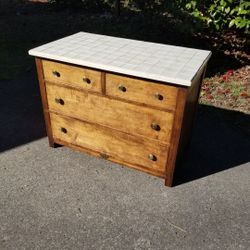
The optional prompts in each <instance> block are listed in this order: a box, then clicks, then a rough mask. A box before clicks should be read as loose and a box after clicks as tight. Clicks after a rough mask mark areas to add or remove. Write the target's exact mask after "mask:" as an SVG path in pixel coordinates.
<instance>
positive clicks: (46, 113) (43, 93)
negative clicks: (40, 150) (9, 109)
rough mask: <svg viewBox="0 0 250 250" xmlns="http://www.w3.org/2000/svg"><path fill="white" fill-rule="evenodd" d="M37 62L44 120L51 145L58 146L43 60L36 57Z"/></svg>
mask: <svg viewBox="0 0 250 250" xmlns="http://www.w3.org/2000/svg"><path fill="white" fill-rule="evenodd" d="M35 62H36V69H37V75H38V82H39V88H40V95H41V100H42V106H43V116H44V121H45V127H46V132H47V136H48V140H49V145H50V147H53V148H54V147H56V146H57V144H56V143H55V142H54V139H53V134H52V129H51V123H50V115H49V111H48V100H47V94H46V86H45V80H44V76H43V66H42V60H41V59H40V58H38V57H36V58H35Z"/></svg>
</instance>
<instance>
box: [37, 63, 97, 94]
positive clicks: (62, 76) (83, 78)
mask: <svg viewBox="0 0 250 250" xmlns="http://www.w3.org/2000/svg"><path fill="white" fill-rule="evenodd" d="M42 65H43V73H44V78H45V81H49V82H54V83H60V84H63V85H70V86H72V87H77V88H79V89H84V90H90V91H94V92H101V72H100V71H95V70H90V69H86V68H83V67H78V66H71V65H68V64H63V63H58V62H53V61H48V60H43V61H42Z"/></svg>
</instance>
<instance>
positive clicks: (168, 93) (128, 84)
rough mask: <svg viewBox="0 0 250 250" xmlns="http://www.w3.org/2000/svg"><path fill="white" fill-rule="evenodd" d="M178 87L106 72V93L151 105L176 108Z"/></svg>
mask: <svg viewBox="0 0 250 250" xmlns="http://www.w3.org/2000/svg"><path fill="white" fill-rule="evenodd" d="M177 92H178V88H176V87H173V86H169V85H163V84H158V83H154V82H149V81H144V80H138V79H135V78H130V77H124V76H119V75H114V74H106V94H107V95H109V96H114V97H119V98H123V99H126V100H129V101H135V102H138V103H143V104H146V105H150V106H155V107H159V108H164V109H168V110H175V106H176V99H177Z"/></svg>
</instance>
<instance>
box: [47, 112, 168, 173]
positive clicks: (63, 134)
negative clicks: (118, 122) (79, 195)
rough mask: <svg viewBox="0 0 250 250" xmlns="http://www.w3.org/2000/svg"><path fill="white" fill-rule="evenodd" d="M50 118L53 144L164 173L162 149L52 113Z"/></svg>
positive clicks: (152, 142)
mask: <svg viewBox="0 0 250 250" xmlns="http://www.w3.org/2000/svg"><path fill="white" fill-rule="evenodd" d="M50 118H51V127H52V133H53V137H54V138H55V139H57V140H60V141H63V142H66V143H68V144H72V145H77V146H80V147H83V148H86V149H91V150H93V151H96V152H99V153H100V154H102V155H105V156H106V157H105V158H109V157H111V158H115V159H118V160H120V161H124V162H127V163H131V164H136V165H139V166H142V167H146V168H148V169H151V170H152V171H154V170H156V171H161V172H162V173H164V171H165V166H166V161H167V156H168V146H166V145H162V144H160V143H157V142H156V141H151V140H147V139H144V138H141V137H136V136H133V135H129V134H126V133H122V132H119V131H116V130H112V129H108V128H105V127H102V126H100V125H95V124H89V123H86V122H82V121H79V120H74V119H71V118H68V117H65V116H60V115H56V114H53V113H51V114H50Z"/></svg>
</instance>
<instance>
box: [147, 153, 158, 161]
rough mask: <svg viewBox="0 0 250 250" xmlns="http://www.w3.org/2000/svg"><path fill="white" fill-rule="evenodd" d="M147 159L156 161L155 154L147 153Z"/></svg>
mask: <svg viewBox="0 0 250 250" xmlns="http://www.w3.org/2000/svg"><path fill="white" fill-rule="evenodd" d="M148 159H149V160H151V161H156V160H157V158H156V156H155V155H153V154H149V155H148Z"/></svg>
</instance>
